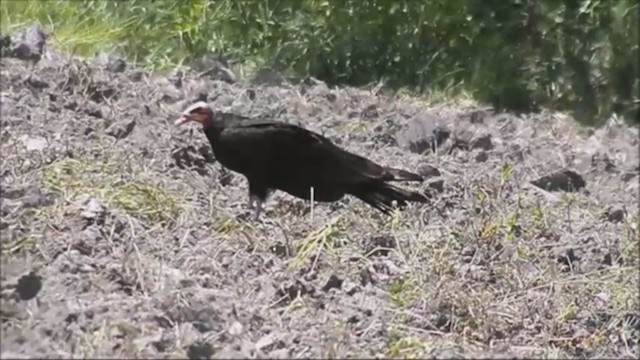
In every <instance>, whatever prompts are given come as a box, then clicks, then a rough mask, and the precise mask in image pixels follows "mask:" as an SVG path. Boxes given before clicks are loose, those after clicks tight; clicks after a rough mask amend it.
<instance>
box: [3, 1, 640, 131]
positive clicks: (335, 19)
mask: <svg viewBox="0 0 640 360" xmlns="http://www.w3.org/2000/svg"><path fill="white" fill-rule="evenodd" d="M525 3H526V2H522V1H515V0H511V1H505V2H496V3H495V4H492V5H491V6H492V9H493V10H492V12H488V11H485V10H484V9H480V8H475V7H474V6H471V5H469V4H467V2H466V1H457V2H456V1H449V0H434V1H428V2H426V1H425V2H421V1H393V0H378V1H376V2H349V1H347V2H345V1H338V0H305V1H296V0H263V1H235V0H215V1H214V0H193V1H181V2H172V1H166V0H165V1H153V2H152V1H147V0H129V1H106V0H73V1H69V0H67V1H64V0H51V1H49V0H48V1H40V0H4V1H2V2H0V16H1V20H2V31H10V30H12V29H15V28H17V27H19V26H22V25H24V24H26V23H29V22H31V21H34V20H37V21H39V22H40V23H42V24H43V25H45V27H46V28H47V31H48V32H49V33H50V34H51V39H52V42H53V44H54V45H55V46H56V47H59V48H62V49H63V50H66V51H70V52H72V53H74V54H77V55H83V56H92V55H94V54H95V53H96V52H98V51H101V50H104V49H107V50H114V51H116V52H118V53H120V54H121V55H123V56H125V57H126V58H128V59H129V60H130V61H135V62H137V63H139V64H141V65H143V66H145V67H147V68H151V69H157V70H164V69H170V68H172V67H173V66H175V65H179V64H182V63H191V62H193V61H194V60H198V59H200V58H201V57H202V56H205V55H211V54H216V53H222V54H224V55H225V56H226V57H228V58H230V59H231V60H232V61H233V62H235V64H234V65H235V69H234V70H236V71H237V72H238V73H239V74H240V77H242V76H243V74H244V73H245V71H246V72H252V71H253V70H255V69H256V67H259V66H262V65H269V66H270V67H273V68H276V69H277V70H279V71H281V72H284V73H286V74H288V75H295V76H306V75H312V76H315V77H317V78H319V79H321V80H324V81H326V82H328V83H330V84H349V85H353V86H365V85H370V84H378V83H381V84H385V85H386V86H388V87H390V88H393V89H396V90H398V89H402V88H408V89H409V90H411V91H412V92H417V93H420V94H424V93H431V92H436V93H439V92H445V93H447V94H449V95H450V94H459V93H461V92H468V93H470V94H473V96H474V97H475V98H476V99H477V100H478V101H480V102H483V103H490V104H492V105H493V106H495V107H497V108H501V109H509V110H515V111H529V110H532V109H539V108H541V107H542V108H544V107H550V108H554V109H558V110H565V111H567V110H568V111H570V112H572V113H573V115H574V116H576V118H577V119H578V120H579V121H581V122H583V123H588V124H602V123H604V122H605V121H606V120H607V119H608V118H609V117H610V116H612V115H617V116H622V117H624V118H625V119H627V120H630V121H640V118H639V117H638V116H639V114H640V112H638V109H639V108H638V105H639V104H640V100H639V99H638V96H637V93H638V91H637V90H638V86H640V81H639V80H638V79H639V78H640V77H639V76H638V66H637V61H636V59H637V58H638V31H637V22H638V17H637V14H638V11H637V9H638V8H637V7H638V5H637V2H635V1H633V0H619V1H606V0H585V1H582V2H576V3H578V4H579V5H577V6H578V9H575V8H572V7H571V4H570V3H562V2H557V1H552V0H541V1H537V2H534V3H532V4H533V5H532V6H531V7H529V5H527V4H528V3H526V4H525ZM351 14H357V16H355V17H354V16H352V15H351ZM533 18H535V23H533V22H532V21H533V20H531V19H533ZM581 44H586V45H587V46H583V45H581Z"/></svg>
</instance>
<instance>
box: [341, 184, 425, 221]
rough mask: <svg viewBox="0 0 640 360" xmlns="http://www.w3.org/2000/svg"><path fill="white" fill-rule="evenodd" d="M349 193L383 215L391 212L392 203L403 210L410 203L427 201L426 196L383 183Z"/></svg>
mask: <svg viewBox="0 0 640 360" xmlns="http://www.w3.org/2000/svg"><path fill="white" fill-rule="evenodd" d="M350 193H351V194H352V195H353V196H355V197H357V198H358V199H360V200H362V201H364V202H365V203H367V204H369V205H371V206H372V207H374V208H376V209H378V210H380V211H381V212H383V213H385V214H389V213H390V212H391V210H393V202H394V201H395V202H396V206H397V207H398V208H404V207H405V206H407V205H408V203H409V202H410V201H413V202H420V203H426V202H428V201H429V199H428V198H427V196H425V195H423V194H421V193H419V192H416V191H410V190H405V189H401V188H399V187H396V186H393V185H391V184H387V183H383V182H376V183H373V184H366V185H360V186H359V187H358V188H357V189H355V190H352V191H351V192H350Z"/></svg>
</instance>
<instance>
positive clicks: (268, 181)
mask: <svg viewBox="0 0 640 360" xmlns="http://www.w3.org/2000/svg"><path fill="white" fill-rule="evenodd" d="M189 121H196V122H199V123H201V124H202V126H203V130H204V133H205V134H206V136H207V139H208V140H209V143H210V144H211V147H212V150H213V154H214V155H215V157H216V159H217V160H218V161H219V162H220V163H221V164H222V165H223V166H225V167H226V168H228V169H230V170H233V171H235V172H238V173H241V174H243V175H244V176H245V177H246V178H247V180H248V182H249V199H250V202H251V203H253V202H254V201H255V202H256V203H255V204H254V205H255V213H254V218H255V219H257V218H258V216H259V214H260V212H261V211H262V204H263V202H264V201H265V200H266V198H267V195H268V193H269V192H270V191H271V190H281V191H284V192H286V193H288V194H290V195H293V196H295V197H298V198H301V199H306V200H309V199H310V198H311V187H313V199H314V200H315V201H319V202H332V201H337V200H339V199H341V198H342V197H343V196H344V195H345V194H351V195H353V196H355V197H357V198H359V199H361V200H362V201H364V202H366V203H367V204H369V205H371V206H373V207H374V208H376V209H378V210H380V211H382V212H383V213H386V214H388V213H389V211H390V210H391V209H392V206H393V202H394V201H395V202H396V205H397V206H398V207H403V206H406V205H407V203H408V202H409V201H415V202H426V201H427V198H426V197H425V196H424V195H422V194H420V193H418V192H414V191H409V190H405V189H401V188H399V187H397V186H394V185H392V184H389V183H388V182H390V181H422V178H421V177H420V176H419V175H416V174H413V173H410V172H408V171H405V170H399V169H394V168H390V167H384V166H381V165H378V164H376V163H374V162H372V161H370V160H368V159H366V158H364V157H362V156H359V155H356V154H353V153H350V152H348V151H346V150H343V149H341V148H339V147H338V146H336V145H335V144H333V143H332V142H331V141H330V140H329V139H327V138H325V137H324V136H322V135H320V134H317V133H314V132H312V131H309V130H306V129H304V128H302V127H299V126H295V125H292V124H287V123H282V122H276V121H270V120H265V119H252V118H248V117H244V116H240V115H235V114H229V113H224V112H217V111H213V109H211V107H210V106H209V105H208V104H207V103H206V102H203V101H199V102H197V103H195V104H193V105H191V106H190V107H189V108H187V109H186V110H185V111H184V112H183V113H182V116H181V117H180V118H179V119H178V120H177V121H176V125H180V124H184V123H187V122H189Z"/></svg>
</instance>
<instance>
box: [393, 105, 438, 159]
mask: <svg viewBox="0 0 640 360" xmlns="http://www.w3.org/2000/svg"><path fill="white" fill-rule="evenodd" d="M443 122H444V119H441V118H440V117H438V116H436V115H433V114H430V113H422V114H419V115H417V116H415V117H414V118H413V119H411V120H410V121H409V124H408V126H407V128H406V129H405V130H403V131H401V132H400V133H398V135H397V138H398V144H400V145H401V146H403V147H404V148H406V149H408V150H409V151H411V152H413V153H417V154H422V153H424V152H426V151H428V150H431V151H434V150H435V149H436V148H437V147H439V146H440V145H442V144H443V143H444V142H445V140H447V139H448V138H449V136H450V135H451V132H450V131H449V130H448V129H447V128H446V127H445V126H443V125H442V124H441V123H443Z"/></svg>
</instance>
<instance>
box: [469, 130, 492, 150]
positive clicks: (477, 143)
mask: <svg viewBox="0 0 640 360" xmlns="http://www.w3.org/2000/svg"><path fill="white" fill-rule="evenodd" d="M470 147H471V148H472V149H483V150H486V151H489V150H491V149H493V142H492V141H491V134H484V135H479V136H476V137H475V138H474V139H473V140H471V144H470Z"/></svg>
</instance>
